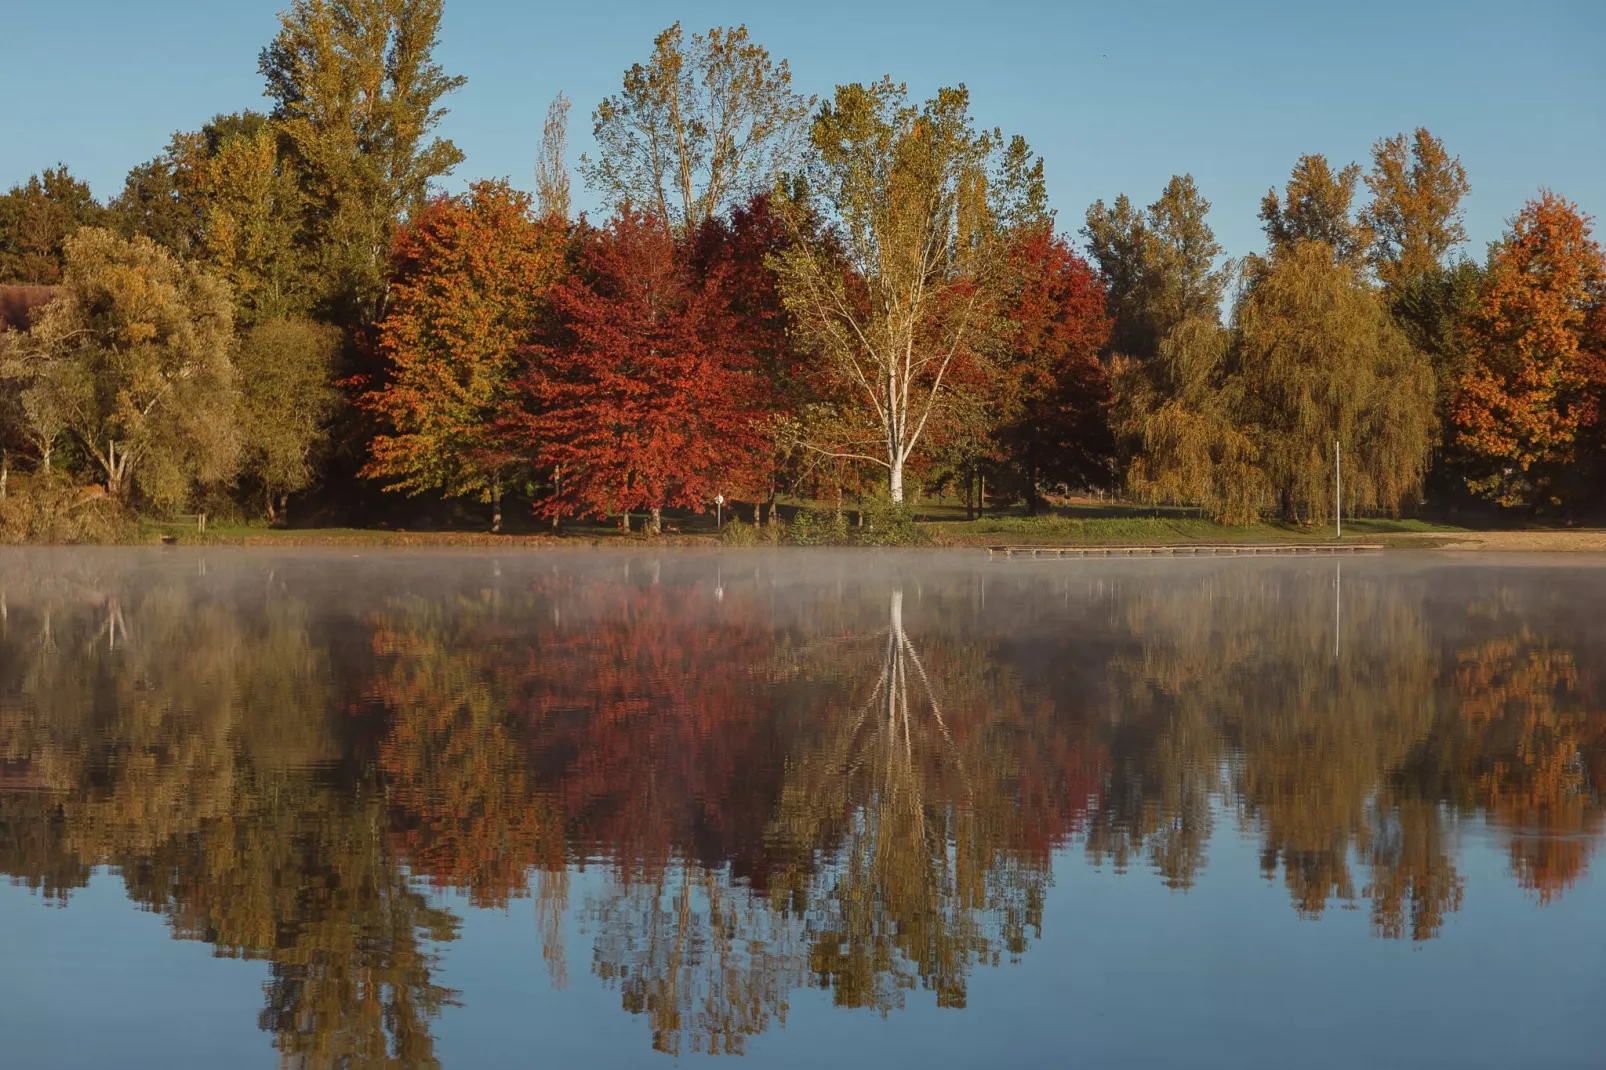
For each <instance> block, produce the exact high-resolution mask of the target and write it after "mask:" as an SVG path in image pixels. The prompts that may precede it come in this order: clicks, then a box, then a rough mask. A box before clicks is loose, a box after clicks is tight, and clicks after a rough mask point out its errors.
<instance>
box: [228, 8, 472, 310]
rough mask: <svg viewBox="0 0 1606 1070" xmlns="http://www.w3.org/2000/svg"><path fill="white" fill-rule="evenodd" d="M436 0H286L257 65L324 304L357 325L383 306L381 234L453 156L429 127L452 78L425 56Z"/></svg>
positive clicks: (436, 24) (437, 11)
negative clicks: (292, 170)
mask: <svg viewBox="0 0 1606 1070" xmlns="http://www.w3.org/2000/svg"><path fill="white" fill-rule="evenodd" d="M443 2H444V0H295V2H294V3H293V4H292V5H291V7H290V8H289V10H287V11H285V12H284V13H283V14H282V15H280V29H279V34H278V36H277V37H275V38H274V40H273V43H272V44H270V45H269V46H268V47H267V48H265V49H264V50H263V51H262V55H261V59H260V61H259V66H260V69H261V71H262V74H263V76H264V77H265V78H266V79H267V83H268V85H267V95H268V96H269V97H271V98H272V99H273V101H274V109H273V118H274V119H276V120H277V121H278V122H279V123H280V124H281V129H282V130H283V131H284V135H285V136H286V137H287V138H288V139H289V141H290V144H291V146H292V147H293V149H294V152H295V156H296V162H297V167H298V170H299V175H300V181H301V186H302V190H303V193H304V194H305V196H306V225H305V231H306V240H307V243H308V248H309V249H311V250H312V251H313V253H314V256H315V267H316V269H317V271H318V273H319V275H320V276H321V279H320V282H321V290H322V294H321V297H322V301H323V304H324V306H325V309H324V311H325V312H326V314H327V315H328V316H330V317H331V318H332V319H334V320H335V321H336V322H341V323H347V324H357V325H366V324H369V323H373V322H374V321H376V320H378V319H379V318H380V317H381V316H382V315H383V313H384V307H385V299H384V298H385V273H386V268H387V259H386V258H387V256H388V254H389V251H390V240H391V235H392V233H393V232H394V230H395V228H396V226H397V225H398V224H399V223H400V222H401V221H403V220H404V219H405V218H407V216H408V215H409V214H410V213H413V212H416V211H418V210H420V209H422V208H423V207H424V205H425V204H426V203H427V201H428V199H429V193H430V186H431V183H432V182H434V181H435V180H436V179H439V178H441V177H443V176H445V175H447V174H448V173H450V172H451V170H452V169H453V168H454V167H456V166H457V164H459V163H461V162H462V159H463V154H462V153H461V152H460V151H458V149H457V147H456V146H455V145H453V144H452V143H451V142H450V141H448V140H444V139H442V138H439V137H434V136H433V131H434V129H435V127H436V126H437V125H438V124H439V123H440V120H441V118H442V117H443V116H444V115H445V114H446V109H445V108H444V107H443V106H442V103H441V101H442V98H444V97H445V95H446V94H448V93H450V92H451V91H452V90H454V89H457V88H458V87H460V86H461V85H462V84H463V82H464V79H462V78H461V77H454V76H451V75H448V74H447V73H446V72H445V71H444V70H443V69H442V68H441V67H440V65H439V64H438V63H436V62H435V60H434V50H435V45H436V43H437V35H438V32H439V29H440V20H441V10H442V5H443Z"/></svg>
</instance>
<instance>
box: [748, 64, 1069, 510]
mask: <svg viewBox="0 0 1606 1070" xmlns="http://www.w3.org/2000/svg"><path fill="white" fill-rule="evenodd" d="M812 140H813V145H814V150H815V155H816V160H815V168H816V172H815V174H814V175H813V177H812V179H811V184H812V188H813V189H814V190H816V191H818V199H817V200H810V201H808V202H807V203H805V204H797V203H795V202H793V203H791V204H789V210H790V212H791V213H792V216H793V218H794V219H797V220H798V223H797V224H796V225H795V226H794V237H795V241H794V243H793V245H792V246H791V247H790V248H789V249H788V250H787V251H786V252H785V253H784V254H783V255H782V256H780V257H778V258H777V261H776V264H777V269H778V271H779V273H780V277H781V292H782V295H783V298H784V300H785V302H786V308H787V311H788V312H790V313H791V315H792V316H793V318H794V320H795V321H796V323H797V334H798V337H799V340H800V342H801V344H802V345H803V346H804V347H805V348H806V349H807V351H808V352H809V353H811V354H812V356H813V358H814V360H815V362H816V364H815V374H816V375H818V376H819V377H821V378H822V379H824V380H826V381H827V382H828V383H834V384H837V388H836V389H835V391H834V392H835V393H837V394H838V396H840V397H842V398H843V407H842V410H841V414H840V416H841V418H840V420H839V421H838V422H837V425H836V428H835V430H836V431H837V432H838V434H837V436H836V437H835V438H834V440H827V441H822V442H815V443H813V448H814V449H815V450H817V451H818V452H820V453H823V454H825V455H827V456H837V457H847V458H854V459H857V460H861V461H865V462H868V463H871V464H875V465H878V466H880V467H882V468H884V469H885V470H886V472H887V479H888V492H889V494H890V497H891V499H892V501H893V502H894V503H902V502H903V500H904V473H905V471H906V469H907V467H908V465H909V463H910V461H911V459H914V458H916V457H917V451H919V450H920V449H921V448H922V447H923V445H924V444H925V439H926V437H927V436H928V435H930V434H935V433H937V432H938V431H939V429H940V428H941V427H942V425H943V424H944V423H945V422H946V421H948V420H949V419H950V418H952V417H953V416H955V415H956V414H957V413H958V411H959V410H960V408H961V406H960V405H959V403H958V402H959V399H960V396H961V395H960V392H959V390H958V389H957V387H958V386H959V385H960V384H961V383H966V382H968V383H969V384H972V385H974V386H979V385H980V384H983V383H985V382H986V380H987V377H988V375H987V370H988V368H989V366H990V363H991V361H992V358H993V357H994V356H995V355H996V351H997V348H998V342H999V340H1000V337H1001V332H1000V327H1001V323H1000V316H999V310H1000V305H1001V302H1002V301H1003V300H1004V299H1005V297H1006V296H1007V293H1008V289H1009V283H1010V279H1011V273H1010V270H1009V268H1010V260H1009V255H1008V252H1009V241H1008V234H1009V231H1010V228H1011V227H1012V226H1016V225H1020V224H1022V223H1024V222H1026V221H1030V220H1037V219H1040V218H1042V217H1043V215H1044V214H1045V209H1044V208H1043V186H1042V181H1043V180H1042V164H1041V161H1040V160H1036V159H1034V158H1033V157H1032V155H1031V153H1030V151H1029V150H1028V149H1027V147H1026V143H1025V142H1024V141H1022V140H1021V139H1020V138H1015V139H1014V140H1013V141H1011V142H1010V143H1009V144H1008V146H1007V147H1006V146H1005V144H1004V143H1003V139H1002V135H1001V134H1000V133H999V132H998V131H996V130H993V131H980V130H977V129H976V127H975V125H974V123H973V122H972V119H971V116H970V95H969V93H968V92H967V91H966V90H965V88H964V87H963V86H960V87H958V88H955V89H944V90H941V91H940V92H939V93H938V94H937V96H936V97H934V98H932V99H931V100H928V101H926V102H925V103H924V104H921V105H916V104H914V103H912V102H911V101H910V100H909V97H908V91H907V89H906V87H904V86H902V85H896V84H894V83H893V82H892V81H891V80H890V79H883V80H882V81H880V82H876V83H874V84H873V85H868V86H866V85H857V84H856V85H845V86H839V87H838V88H837V91H836V96H835V98H834V99H833V100H830V101H827V102H826V103H825V104H823V105H822V106H821V108H820V111H819V114H818V115H817V116H816V118H815V121H814V127H813V131H812ZM806 212H810V213H817V216H807V217H806V216H805V213H806ZM805 218H817V219H818V220H819V221H820V223H821V226H820V227H819V229H818V230H815V231H810V230H809V229H808V228H806V227H805V226H804V225H803V220H804V219H805Z"/></svg>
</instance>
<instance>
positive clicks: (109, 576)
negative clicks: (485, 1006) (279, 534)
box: [0, 559, 455, 1066]
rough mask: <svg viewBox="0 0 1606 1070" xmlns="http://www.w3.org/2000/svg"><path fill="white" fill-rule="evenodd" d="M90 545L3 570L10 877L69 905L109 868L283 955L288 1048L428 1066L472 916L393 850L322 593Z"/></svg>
mask: <svg viewBox="0 0 1606 1070" xmlns="http://www.w3.org/2000/svg"><path fill="white" fill-rule="evenodd" d="M85 560H86V561H87V564H85V563H81V564H80V567H78V568H75V569H71V570H67V571H62V570H61V569H60V568H59V567H58V568H53V569H43V570H40V572H39V574H38V578H37V579H35V578H33V577H31V575H30V573H29V572H28V570H26V569H24V570H22V572H21V574H20V575H19V574H14V573H7V574H6V575H5V576H3V577H0V580H3V584H0V586H4V587H5V588H6V593H7V594H8V595H9V596H10V602H9V604H8V606H7V612H6V613H5V614H3V616H0V621H3V623H0V665H4V666H5V667H6V668H5V670H4V671H5V672H6V673H7V678H6V679H5V681H4V683H3V685H0V687H3V690H0V741H3V746H4V753H5V756H6V767H7V770H8V772H9V773H10V776H11V779H12V780H13V781H16V780H21V781H23V782H24V783H23V785H22V786H23V787H24V790H22V791H20V792H12V791H4V790H0V807H3V808H4V809H3V811H0V812H3V813H4V814H5V816H4V817H0V822H4V825H5V828H4V830H3V831H0V871H4V872H8V873H11V874H13V875H15V876H16V877H18V878H20V879H22V880H24V881H25V882H28V883H31V884H35V885H39V886H43V887H44V888H45V889H46V890H47V891H48V892H50V893H52V894H55V895H58V896H60V897H62V898H63V900H64V899H65V897H66V895H67V894H68V893H69V892H70V889H71V888H72V887H77V886H81V885H82V884H83V883H85V881H86V880H87V878H88V875H89V873H90V871H91V870H92V869H93V868H94V867H96V866H102V865H105V866H111V867H113V869H114V870H115V871H116V872H117V873H119V874H120V875H121V878H122V880H123V882H124V884H125V885H126V887H127V889H128V894H129V896H130V897H131V898H132V899H133V900H134V901H136V902H139V903H142V904H144V905H145V906H147V907H148V908H150V909H152V910H155V911H158V912H160V913H162V914H164V915H165V916H166V917H167V918H168V920H169V923H170V925H171V926H172V929H173V932H174V935H175V936H176V937H178V938H180V939H199V940H204V941H206V942H208V943H210V944H212V945H213V947H214V948H215V950H216V952H217V954H219V955H224V956H229V957H242V958H251V959H263V960H266V961H267V962H268V964H269V969H270V975H271V978H272V980H271V982H270V983H269V985H268V986H267V987H266V1000H265V1006H264V1009H263V1011H262V1014H261V1024H262V1026H263V1028H264V1029H267V1030H269V1031H270V1032H272V1033H273V1034H274V1044H275V1046H276V1047H277V1048H278V1049H279V1051H280V1052H281V1053H282V1055H283V1057H284V1058H285V1060H286V1061H287V1062H289V1063H293V1064H295V1065H300V1066H338V1065H351V1064H352V1063H355V1062H360V1063H362V1064H363V1065H376V1066H385V1065H395V1066H403V1065H405V1066H420V1065H425V1066H427V1065H432V1064H433V1056H432V1054H431V1053H432V1048H433V1041H432V1039H431V1036H430V1022H431V1021H432V1020H433V1018H434V1017H436V1016H437V1015H438V1014H439V1012H440V1008H441V1006H442V1005H443V1004H444V1003H445V1002H447V1001H448V1000H449V999H450V997H451V993H450V992H448V991H447V990H445V989H443V988H441V987H440V986H438V985H436V984H435V983H434V982H433V980H432V978H431V971H432V964H433V953H432V951H431V950H430V944H431V942H432V941H436V940H440V939H446V938H449V937H450V936H451V933H452V931H453V926H454V924H455V923H454V921H453V919H452V918H451V916H450V915H449V914H446V913H445V912H443V911H439V910H435V909H433V908H431V907H430V906H429V905H428V903H427V902H426V900H425V899H424V897H423V896H422V895H420V894H418V893H417V892H416V891H415V890H414V889H413V888H412V886H411V884H410V882H409V881H408V879H407V878H406V875H405V871H404V870H403V869H402V867H401V866H400V865H399V863H398V860H397V859H396V857H395V855H394V853H393V852H392V851H391V850H390V849H389V845H388V843H387V841H386V838H385V836H384V828H385V821H384V816H385V811H384V807H383V797H382V794H381V791H380V788H381V785H380V784H378V783H377V782H376V781H375V780H374V778H373V776H372V775H371V774H369V773H366V772H364V770H363V767H362V766H361V765H360V764H359V763H356V762H354V761H353V760H352V755H353V753H354V748H353V746H352V739H351V736H350V733H349V732H347V731H346V730H345V727H346V726H345V725H344V724H343V723H342V719H341V716H340V709H341V705H342V704H341V701H340V696H339V694H338V688H339V681H338V679H337V678H336V674H335V672H334V669H335V667H334V666H332V665H330V664H329V663H328V661H327V660H326V658H325V655H324V654H323V653H322V651H323V649H324V648H325V647H326V646H327V645H328V644H327V643H324V642H320V641H319V639H320V637H318V636H316V635H314V634H313V633H312V631H311V627H310V622H309V619H308V616H307V612H306V604H305V603H304V602H303V601H301V600H298V599H294V598H289V597H281V596H280V595H279V594H276V593H275V592H274V591H273V589H272V585H271V584H264V585H263V586H262V587H260V588H255V587H253V588H251V589H243V588H242V587H240V586H238V585H234V584H214V583H211V582H210V581H209V580H208V579H207V578H206V576H205V575H204V573H201V572H197V573H195V574H173V573H169V574H166V575H164V576H162V577H160V578H159V579H155V578H148V577H146V576H144V575H143V574H141V573H140V572H139V571H138V570H128V571H126V572H124V571H120V570H115V569H111V568H97V567H94V562H95V560H97V559H85ZM13 818H15V820H13Z"/></svg>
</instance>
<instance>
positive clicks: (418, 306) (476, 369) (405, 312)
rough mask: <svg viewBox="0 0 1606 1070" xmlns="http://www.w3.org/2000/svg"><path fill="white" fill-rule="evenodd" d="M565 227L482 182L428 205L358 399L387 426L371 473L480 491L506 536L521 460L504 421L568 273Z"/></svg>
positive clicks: (400, 486) (402, 247) (403, 256)
mask: <svg viewBox="0 0 1606 1070" xmlns="http://www.w3.org/2000/svg"><path fill="white" fill-rule="evenodd" d="M564 242H565V235H564V227H563V226H562V224H560V223H557V222H553V221H539V220H537V219H536V218H535V217H534V215H533V213H532V212H531V207H530V198H529V195H528V194H525V193H522V192H519V191H517V190H514V189H513V188H511V187H510V186H508V184H507V183H505V182H478V183H475V184H474V186H473V187H471V188H470V190H469V192H468V193H467V194H466V195H464V196H462V197H450V198H442V199H440V200H437V201H436V202H434V203H433V204H431V205H430V206H429V207H428V208H426V209H424V211H423V212H421V213H419V215H418V217H417V218H416V219H415V220H413V222H412V224H411V225H409V226H408V227H407V228H406V229H404V230H402V231H401V232H400V233H399V234H398V235H397V237H396V241H395V244H394V246H393V248H392V252H391V260H392V269H393V271H394V282H393V283H392V288H391V301H390V312H389V314H388V315H387V316H386V317H385V320H384V322H383V323H382V324H381V325H380V329H379V338H380V348H381V350H382V352H383V354H384V357H385V372H384V376H383V380H382V381H381V383H380V384H379V385H378V386H377V387H376V388H375V389H373V390H371V391H369V392H368V393H366V394H364V395H363V396H362V398H361V402H362V404H363V405H364V407H366V408H367V409H368V410H369V411H370V412H372V413H374V414H375V415H377V416H378V417H379V418H380V419H381V421H382V422H383V423H384V424H385V425H386V430H385V431H384V432H383V433H381V434H379V435H377V436H376V437H375V438H374V440H373V443H372V445H371V447H370V451H371V456H372V459H371V460H370V462H369V464H368V466H367V467H366V468H364V469H363V474H364V475H366V476H371V477H374V478H378V479H384V480H387V481H388V482H387V483H386V489H387V490H400V491H406V492H408V493H411V494H416V493H418V492H420V491H425V490H437V491H440V492H442V493H444V494H446V495H448V496H458V495H476V496H478V497H479V498H480V500H482V501H488V502H490V503H491V505H492V521H491V530H492V531H497V530H500V528H501V521H502V505H501V503H502V493H503V490H504V488H505V487H506V485H507V482H508V480H509V478H510V477H511V476H512V475H513V474H514V472H516V471H517V469H518V468H519V466H520V465H521V464H522V461H523V459H522V457H521V456H520V455H519V454H518V453H516V452H515V451H514V450H512V449H510V448H508V444H507V442H506V440H505V439H504V438H503V436H502V435H501V433H500V430H499V428H500V424H499V422H498V420H497V416H498V414H499V413H500V412H501V410H502V407H503V406H504V405H506V404H507V403H508V401H509V399H510V396H511V382H512V379H513V376H514V373H515V371H516V368H517V355H518V353H519V350H520V349H521V348H522V347H524V346H526V345H528V344H530V343H531V342H532V341H533V340H534V337H535V332H536V331H537V330H538V329H539V327H540V326H541V323H542V321H543V317H544V315H545V312H546V310H547V307H548V306H547V302H548V295H549V293H550V291H551V289H552V285H553V283H555V282H556V281H557V278H558V277H559V275H560V271H561V267H562V262H563V253H564Z"/></svg>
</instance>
